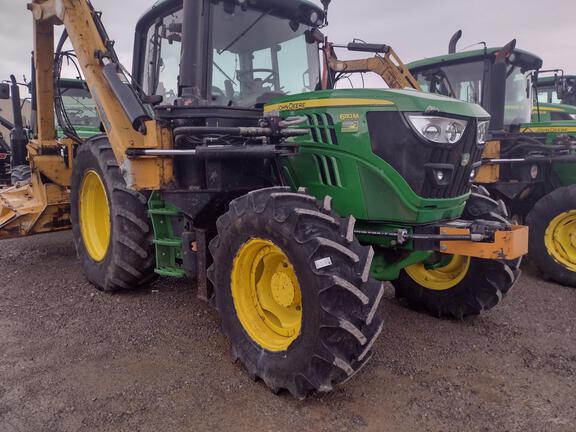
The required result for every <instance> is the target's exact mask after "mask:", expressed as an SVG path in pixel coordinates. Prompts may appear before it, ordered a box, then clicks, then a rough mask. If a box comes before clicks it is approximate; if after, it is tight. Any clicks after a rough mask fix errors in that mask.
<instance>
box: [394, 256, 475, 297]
mask: <svg viewBox="0 0 576 432" xmlns="http://www.w3.org/2000/svg"><path fill="white" fill-rule="evenodd" d="M470 262H471V259H470V257H467V256H462V255H454V256H453V257H452V260H451V261H450V262H449V263H448V264H446V265H445V266H443V267H438V268H435V269H427V268H426V266H425V265H424V263H418V264H414V265H411V266H409V267H406V268H405V271H406V273H408V276H410V277H411V278H412V279H413V280H414V281H415V282H416V283H418V284H419V285H421V286H423V287H424V288H428V289H431V290H434V291H446V290H449V289H450V288H453V287H455V286H456V285H458V284H459V283H460V282H462V280H464V278H465V277H466V274H467V273H468V270H469V269H470Z"/></svg>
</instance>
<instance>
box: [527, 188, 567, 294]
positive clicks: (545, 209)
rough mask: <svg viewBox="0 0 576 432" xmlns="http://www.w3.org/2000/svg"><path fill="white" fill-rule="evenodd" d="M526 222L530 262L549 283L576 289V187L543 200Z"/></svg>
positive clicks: (547, 196) (557, 192)
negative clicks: (528, 232)
mask: <svg viewBox="0 0 576 432" xmlns="http://www.w3.org/2000/svg"><path fill="white" fill-rule="evenodd" d="M526 220H527V223H528V226H529V227H530V251H529V253H528V256H529V257H530V261H532V262H533V263H534V265H536V267H538V269H539V270H540V273H541V274H542V275H543V276H544V277H545V278H546V279H549V280H552V281H554V282H558V283H560V284H562V285H566V286H571V287H576V185H572V186H565V187H561V188H558V189H555V190H554V191H552V192H550V193H549V194H548V195H546V196H544V197H543V198H541V199H540V200H539V201H538V202H537V203H536V204H535V205H534V207H533V208H532V210H531V211H530V213H528V217H527V219H526Z"/></svg>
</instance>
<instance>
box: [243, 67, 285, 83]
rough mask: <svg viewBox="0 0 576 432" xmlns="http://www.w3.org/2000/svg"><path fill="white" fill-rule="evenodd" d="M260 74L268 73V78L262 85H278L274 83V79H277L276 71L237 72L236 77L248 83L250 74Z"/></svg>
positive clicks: (250, 70) (249, 70)
mask: <svg viewBox="0 0 576 432" xmlns="http://www.w3.org/2000/svg"><path fill="white" fill-rule="evenodd" d="M258 72H266V73H268V76H267V77H266V78H264V79H263V80H262V84H270V85H272V86H273V85H276V83H275V82H274V78H275V77H276V71H274V69H262V68H260V69H245V70H243V71H237V72H236V76H237V77H238V79H239V80H240V81H246V80H247V79H248V78H249V77H248V75H249V74H254V73H258Z"/></svg>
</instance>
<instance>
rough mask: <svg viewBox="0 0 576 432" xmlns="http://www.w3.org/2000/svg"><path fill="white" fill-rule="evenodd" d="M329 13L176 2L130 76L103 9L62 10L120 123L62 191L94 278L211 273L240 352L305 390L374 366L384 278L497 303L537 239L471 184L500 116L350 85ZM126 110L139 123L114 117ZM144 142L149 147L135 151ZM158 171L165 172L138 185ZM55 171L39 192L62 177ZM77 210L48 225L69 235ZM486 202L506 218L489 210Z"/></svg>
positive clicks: (417, 295) (212, 294) (207, 0)
mask: <svg viewBox="0 0 576 432" xmlns="http://www.w3.org/2000/svg"><path fill="white" fill-rule="evenodd" d="M323 3H324V6H325V8H324V10H323V9H321V8H319V7H317V6H315V5H314V4H313V3H311V2H309V1H307V0H292V1H286V0H250V1H244V0H224V1H214V0H163V1H160V2H158V3H157V4H156V5H155V6H154V7H153V8H152V9H151V10H150V11H148V12H147V13H146V14H145V15H144V16H143V17H142V18H141V19H140V20H139V22H138V24H137V27H136V32H135V44H134V58H133V62H132V63H133V72H132V77H133V81H130V80H128V79H126V77H125V76H124V73H123V72H122V68H121V67H120V65H119V64H118V60H117V56H116V54H115V52H114V50H113V46H114V45H113V43H111V41H110V40H108V38H107V36H106V32H105V30H104V27H103V25H102V23H101V21H100V17H99V15H98V14H97V13H96V12H94V11H93V9H91V8H90V5H89V4H87V3H82V2H74V5H75V6H74V7H73V8H72V7H67V9H66V16H65V18H66V25H67V30H68V34H69V35H70V38H72V39H73V41H74V43H75V44H76V45H78V46H80V47H81V48H82V50H81V52H79V53H77V55H78V59H79V60H78V61H79V62H82V61H84V62H86V63H87V64H89V65H90V66H91V67H92V69H91V70H90V72H91V73H92V74H93V75H91V76H90V77H89V79H87V81H89V89H90V90H91V92H92V95H93V96H94V100H95V102H96V104H97V107H98V112H99V115H100V118H101V120H102V123H103V125H104V128H105V130H106V131H107V132H108V135H99V136H97V137H93V138H89V139H87V140H80V142H77V143H76V142H74V143H73V148H70V147H68V149H69V151H68V152H62V153H65V155H64V156H62V157H65V156H67V157H68V159H67V160H66V161H65V163H66V164H67V165H68V166H69V167H70V171H69V172H70V175H71V182H70V187H69V188H68V189H62V188H61V189H59V190H61V191H62V193H65V192H66V191H67V190H69V191H70V215H71V218H70V222H71V226H72V229H73V237H74V242H75V244H76V248H77V251H78V256H79V257H80V260H81V265H82V268H83V271H84V273H85V275H86V277H87V278H88V280H90V281H91V282H92V283H93V284H94V285H95V286H97V287H98V288H99V289H102V290H107V291H114V290H123V289H130V288H134V287H139V286H142V285H144V284H146V283H148V282H150V281H151V280H152V279H153V278H154V275H155V274H157V275H162V276H172V277H185V276H188V277H190V278H192V279H195V280H196V286H197V289H198V296H199V297H201V298H202V299H205V300H208V301H212V302H213V303H214V304H215V306H216V308H217V310H218V313H219V315H220V319H221V321H222V328H223V331H224V333H225V334H226V336H227V337H228V339H229V340H230V345H231V349H232V354H233V358H234V359H237V360H239V361H241V362H242V363H243V364H244V365H245V366H246V368H247V370H248V371H249V374H250V375H251V376H252V377H254V378H255V379H256V378H260V379H262V380H263V381H264V382H265V383H266V384H267V385H268V387H270V389H272V390H273V391H274V392H277V391H280V390H282V389H287V390H289V391H290V393H291V394H293V395H294V396H295V397H298V398H303V397H305V396H306V395H307V394H309V393H311V392H314V391H329V390H331V389H332V388H333V386H334V385H336V384H338V383H341V382H343V381H345V380H347V379H348V378H350V377H351V376H352V375H353V374H355V373H356V372H357V371H358V370H359V369H360V368H362V366H364V365H365V364H366V362H367V361H368V360H369V358H370V357H371V353H372V348H373V346H374V342H375V340H376V338H377V336H378V335H379V334H380V332H381V331H382V329H383V323H382V320H381V318H380V317H379V314H378V307H379V305H380V301H381V299H382V297H383V292H384V291H383V283H382V281H392V282H393V283H394V285H395V287H396V290H397V291H396V292H397V295H398V296H399V297H403V298H406V299H408V301H409V303H410V304H411V305H413V306H415V307H418V308H422V309H425V310H427V311H429V312H431V313H433V314H435V315H437V316H442V315H447V316H451V317H456V318H463V317H464V316H467V315H475V314H478V313H480V312H481V311H485V310H488V309H491V308H492V307H494V306H495V305H496V304H498V303H499V301H500V300H501V299H502V297H503V296H504V295H505V294H506V293H507V292H508V291H509V290H510V288H511V287H512V286H513V285H514V283H515V282H516V281H517V279H518V274H519V272H518V270H517V264H518V258H519V257H521V256H522V255H523V254H525V253H526V252H527V246H528V244H527V243H528V234H527V228H526V227H522V226H518V225H512V224H511V223H510V222H509V221H508V220H506V218H505V217H503V215H502V213H501V210H502V209H501V206H500V205H499V203H498V202H496V201H494V200H491V199H490V198H488V197H486V196H485V195H483V194H481V193H475V194H472V193H471V187H472V179H473V178H474V174H475V172H476V171H477V169H478V168H479V165H480V158H481V154H482V151H483V150H484V145H485V137H486V130H487V126H488V122H489V118H490V117H489V115H488V113H487V112H486V111H485V110H484V109H482V107H480V106H479V105H476V104H473V103H467V102H463V101H460V100H458V99H454V98H449V97H445V96H440V95H432V94H427V93H423V92H419V91H414V90H354V89H336V87H337V84H338V79H339V78H340V79H343V76H342V74H340V73H337V72H336V71H333V70H327V67H326V65H324V69H323V68H322V65H321V62H320V55H319V54H320V52H321V51H320V48H321V47H324V48H325V45H326V40H325V38H324V37H323V35H322V34H321V32H320V28H322V27H324V26H326V24H327V19H326V17H327V7H328V3H329V1H328V0H324V1H323ZM64 4H69V2H66V1H64ZM35 6H38V5H37V4H35ZM41 15H42V14H40V16H41ZM78 23H82V32H83V33H82V34H81V35H79V34H77V31H74V30H73V29H75V28H76V27H75V25H76V24H78ZM68 26H69V28H68ZM85 27H86V29H87V30H85V29H84V28H85ZM85 34H86V35H89V36H90V37H91V38H92V39H97V40H98V43H97V45H98V47H100V50H101V49H102V47H105V49H106V52H102V51H100V52H99V53H98V52H97V51H96V49H95V47H94V46H92V45H90V40H92V39H91V38H90V37H84V36H85ZM64 37H65V36H64ZM83 44H88V46H84V45H83ZM62 45H63V43H60V44H58V46H59V47H61V46H62ZM348 48H352V49H354V50H356V51H366V52H371V53H376V58H377V59H378V58H380V57H379V56H380V55H381V54H384V53H386V52H388V51H389V50H388V47H386V46H385V45H370V44H361V43H355V44H352V45H348ZM79 51H80V50H79ZM86 53H90V55H88V56H87V54H86ZM92 53H96V54H97V56H96V59H97V60H98V59H101V58H104V59H107V61H106V63H105V64H104V63H103V64H100V63H98V62H97V61H96V60H95V59H94V57H93V55H92ZM57 55H58V52H57ZM376 61H378V60H376ZM95 63H97V65H96V66H98V67H96V66H93V65H94V64H95ZM84 66H85V65H84ZM84 66H83V64H82V63H81V67H84ZM322 69H323V71H322ZM322 72H323V73H322ZM94 75H97V76H96V78H99V79H101V81H100V82H99V81H98V80H96V79H93V78H94ZM101 82H104V83H106V87H102V86H100V87H98V85H100V83H101ZM90 85H94V86H95V87H93V88H91V87H90ZM103 88H104V89H106V90H109V91H99V92H98V91H97V90H98V89H100V90H102V89H103ZM113 102H116V103H113ZM39 106H45V105H39ZM80 106H81V108H79V109H83V104H80ZM110 107H116V108H114V109H112V108H110ZM112 114H114V115H115V116H117V117H116V118H115V117H113V116H112ZM121 116H125V118H126V119H129V120H130V121H129V122H124V123H122V124H123V125H128V127H127V128H126V129H129V130H119V129H115V128H113V127H112V126H111V125H114V124H115V123H114V122H115V121H116V119H117V118H120V117H121ZM122 118H124V117H122ZM128 136H131V137H133V138H132V139H133V142H143V143H145V144H146V145H140V146H135V145H127V147H126V148H124V149H122V148H119V147H120V146H119V142H120V141H122V140H120V139H118V137H122V138H123V137H128ZM143 137H144V138H143ZM66 142H67V143H68V144H67V145H68V146H70V145H71V144H70V140H67V141H66ZM122 144H126V143H122ZM128 144H129V143H128ZM30 145H31V146H32V145H34V146H36V147H40V146H42V145H48V146H49V145H50V142H49V143H48V144H43V143H42V142H41V141H40V142H38V141H33V142H32V143H31V144H30ZM119 152H121V153H122V156H124V159H120V160H119V159H118V156H117V155H118V154H119ZM52 155H53V156H54V157H60V156H59V155H60V153H55V152H53V153H52ZM70 155H72V157H73V160H70ZM32 162H33V163H32V166H34V167H38V166H40V164H39V163H38V164H36V163H35V161H34V159H32ZM39 162H42V161H39ZM61 166H66V165H65V164H62V165H61ZM158 167H162V168H163V169H165V171H162V175H163V176H166V177H167V179H168V180H167V181H165V182H158V183H154V182H153V181H151V182H150V183H141V184H140V186H139V187H138V181H143V179H146V180H147V181H148V179H152V180H154V179H156V178H158V177H154V173H158V172H159V171H158V170H157V168H158ZM45 169H46V170H47V172H48V174H51V177H49V176H45V177H39V176H35V177H34V178H35V179H36V181H40V180H41V181H45V182H49V181H51V178H57V176H56V175H54V173H53V172H51V171H49V169H48V168H45ZM34 174H36V173H34ZM62 177H63V176H62ZM162 178H164V177H162ZM65 180H66V178H64V180H62V182H63V181H65ZM142 184H145V185H150V184H157V186H155V187H148V188H147V187H144V186H142ZM47 185H49V186H51V187H53V188H55V187H56V186H57V184H55V183H47ZM46 187H47V186H46ZM150 189H153V190H150ZM0 197H1V196H0ZM7 199H8V197H7ZM62 202H65V201H64V200H61V201H60V202H59V205H60V207H59V209H61V210H62V211H59V213H58V214H57V215H55V216H54V218H50V219H46V225H43V226H41V227H39V228H38V229H39V230H42V229H44V230H46V229H51V228H52V226H51V225H50V223H51V222H52V221H53V220H56V221H57V222H59V224H58V225H57V226H55V227H54V229H62V224H63V223H65V222H66V221H67V219H66V218H64V217H62V218H61V219H57V218H58V216H59V215H60V216H61V215H62V214H65V211H64V210H65V207H64V206H63V205H62ZM470 202H473V203H474V206H473V208H471V207H470ZM467 204H468V205H467ZM477 206H482V207H483V208H488V209H490V212H488V213H487V214H483V215H481V217H475V216H474V215H473V213H472V210H474V209H475V208H476V207H477ZM10 211H11V210H10V209H9V208H0V238H2V237H9V236H10V235H14V232H17V231H18V229H10V227H11V226H12V225H11V224H13V223H14V221H17V220H18V217H26V216H30V214H24V213H23V212H22V214H21V215H16V216H12V213H10ZM2 215H7V216H2ZM2 217H4V219H2ZM34 220H36V219H34ZM3 221H4V222H3ZM31 232H34V231H31Z"/></svg>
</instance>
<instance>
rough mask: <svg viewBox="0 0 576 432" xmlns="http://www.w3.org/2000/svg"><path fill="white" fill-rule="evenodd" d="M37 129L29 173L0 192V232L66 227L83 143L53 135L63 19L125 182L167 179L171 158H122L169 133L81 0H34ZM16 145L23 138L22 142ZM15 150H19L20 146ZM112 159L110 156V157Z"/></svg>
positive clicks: (134, 185)
mask: <svg viewBox="0 0 576 432" xmlns="http://www.w3.org/2000/svg"><path fill="white" fill-rule="evenodd" d="M28 9H29V10H30V11H31V12H32V15H33V18H34V65H35V70H36V74H35V76H36V79H35V81H36V82H35V89H36V102H37V111H36V115H37V125H38V126H37V131H38V133H37V135H36V136H35V137H34V138H33V139H31V140H29V142H28V144H27V145H26V149H25V150H26V154H27V160H28V163H29V164H30V172H31V178H30V180H29V181H27V182H22V184H20V183H16V184H15V185H14V186H13V187H11V188H7V189H3V190H2V191H0V239H3V238H12V237H21V236H28V235H32V234H40V233H46V232H51V231H59V230H64V229H69V228H70V227H71V218H70V187H71V179H72V171H73V165H74V159H75V155H76V153H77V151H78V147H79V146H80V147H81V146H83V145H84V143H83V142H81V141H79V140H78V139H75V140H74V139H72V138H68V137H58V136H57V133H56V127H55V112H54V97H55V95H54V86H55V79H54V54H55V53H54V26H57V25H63V26H64V27H65V29H66V33H67V34H68V37H69V39H70V41H71V43H72V46H73V48H74V50H75V53H76V56H77V59H78V60H77V61H78V65H79V67H80V69H81V70H82V73H83V74H84V78H85V80H86V84H87V86H88V89H89V91H90V93H91V95H92V97H93V99H94V101H95V103H96V107H97V110H98V115H99V117H100V120H101V122H102V125H103V127H104V130H105V132H106V135H107V138H108V141H109V142H110V145H111V147H112V150H113V152H114V157H115V159H116V160H115V161H114V162H115V163H114V165H116V164H117V165H118V167H120V172H121V174H122V176H123V177H124V180H125V183H126V186H127V187H128V188H130V189H134V190H157V189H160V188H161V187H162V186H164V185H166V184H167V183H168V182H170V181H171V180H172V175H173V172H172V159H169V158H158V157H154V156H145V157H141V158H138V159H128V158H127V156H126V154H127V151H128V150H130V149H131V148H138V149H140V150H142V149H150V150H169V149H171V148H172V132H171V130H170V129H166V128H163V127H161V126H160V125H159V123H158V122H156V121H155V120H154V119H152V118H151V115H150V114H148V111H147V109H146V108H145V107H144V106H143V105H142V103H141V102H140V99H139V97H138V96H137V95H136V93H135V92H134V90H133V89H132V87H131V85H130V84H129V81H128V80H127V78H126V77H125V75H124V73H123V72H122V68H121V66H120V64H119V63H118V59H117V57H116V54H115V53H114V49H113V42H112V41H110V40H109V39H108V36H107V35H106V32H105V30H104V27H103V26H102V24H101V22H100V18H99V16H98V14H97V13H96V12H95V11H94V9H93V8H92V5H91V4H90V2H89V1H88V0H34V1H33V2H32V3H30V4H29V5H28ZM22 145H25V143H23V144H22ZM21 150H22V151H23V150H24V149H21ZM110 162H112V161H110Z"/></svg>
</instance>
